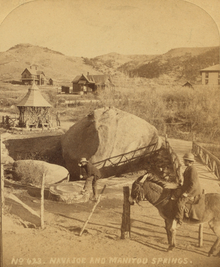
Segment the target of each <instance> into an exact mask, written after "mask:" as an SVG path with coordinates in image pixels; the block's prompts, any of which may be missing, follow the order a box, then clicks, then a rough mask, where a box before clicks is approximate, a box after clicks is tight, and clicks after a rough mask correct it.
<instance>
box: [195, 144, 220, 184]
mask: <svg viewBox="0 0 220 267" xmlns="http://www.w3.org/2000/svg"><path fill="white" fill-rule="evenodd" d="M192 152H193V154H195V155H198V156H199V157H200V159H201V161H202V162H203V163H204V164H205V165H207V166H208V168H209V169H210V171H211V172H213V173H214V174H215V175H216V177H217V178H218V179H220V160H219V159H218V158H217V157H215V156H214V155H213V154H212V153H210V152H209V151H208V150H207V149H205V148H204V147H202V146H200V145H199V144H198V143H196V142H194V141H193V143H192Z"/></svg>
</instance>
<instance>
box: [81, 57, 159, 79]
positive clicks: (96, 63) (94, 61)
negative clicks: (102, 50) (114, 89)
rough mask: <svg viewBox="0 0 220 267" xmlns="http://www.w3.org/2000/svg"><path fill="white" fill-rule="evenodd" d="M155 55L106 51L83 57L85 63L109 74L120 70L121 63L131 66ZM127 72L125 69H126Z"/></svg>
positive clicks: (148, 59)
mask: <svg viewBox="0 0 220 267" xmlns="http://www.w3.org/2000/svg"><path fill="white" fill-rule="evenodd" d="M156 56H157V55H121V54H118V53H108V54H106V55H101V56H97V57H94V58H90V59H89V58H85V63H86V64H88V65H91V66H92V67H94V68H95V69H96V70H98V71H100V70H101V71H105V72H108V73H110V74H115V73H117V70H119V71H122V72H123V70H122V69H120V67H121V66H122V65H126V64H131V65H132V66H133V67H137V66H138V65H141V64H144V63H146V62H149V61H150V60H152V59H154V58H155V57H156ZM126 72H127V71H126Z"/></svg>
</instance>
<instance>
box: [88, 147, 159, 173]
mask: <svg viewBox="0 0 220 267" xmlns="http://www.w3.org/2000/svg"><path fill="white" fill-rule="evenodd" d="M157 145H158V143H157V142H156V143H153V144H150V145H148V146H144V147H141V148H139V149H136V150H132V151H129V152H127V153H123V154H119V155H117V156H114V157H110V158H107V159H104V160H101V161H98V162H95V163H94V164H93V165H95V166H97V165H99V168H104V167H106V166H113V167H117V166H120V165H123V164H127V163H130V162H132V161H134V160H136V159H138V158H139V159H140V158H144V157H146V156H149V155H151V154H152V153H153V152H155V151H156V148H157ZM145 150H146V151H145Z"/></svg>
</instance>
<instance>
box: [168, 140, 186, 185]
mask: <svg viewBox="0 0 220 267" xmlns="http://www.w3.org/2000/svg"><path fill="white" fill-rule="evenodd" d="M165 146H166V149H168V152H169V154H170V158H171V162H172V166H173V171H174V174H175V176H176V182H178V183H179V182H181V181H182V175H181V167H182V164H181V162H180V160H179V158H178V156H177V154H176V153H175V152H174V150H173V148H172V147H171V146H170V143H169V141H168V140H167V136H165Z"/></svg>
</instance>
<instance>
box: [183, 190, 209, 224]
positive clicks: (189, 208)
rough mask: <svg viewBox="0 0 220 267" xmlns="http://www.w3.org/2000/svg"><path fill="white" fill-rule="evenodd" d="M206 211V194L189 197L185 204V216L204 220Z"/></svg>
mask: <svg viewBox="0 0 220 267" xmlns="http://www.w3.org/2000/svg"><path fill="white" fill-rule="evenodd" d="M204 211H205V194H202V195H199V196H196V197H192V198H189V199H188V201H187V202H186V204H185V209H184V216H185V217H186V218H190V219H194V220H202V216H203V214H204Z"/></svg>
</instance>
